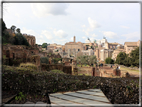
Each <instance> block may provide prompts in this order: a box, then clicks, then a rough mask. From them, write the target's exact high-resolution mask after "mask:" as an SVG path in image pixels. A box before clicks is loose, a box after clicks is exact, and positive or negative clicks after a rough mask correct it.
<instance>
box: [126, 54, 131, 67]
mask: <svg viewBox="0 0 142 107" xmlns="http://www.w3.org/2000/svg"><path fill="white" fill-rule="evenodd" d="M124 65H125V66H131V65H132V59H131V58H130V57H129V54H127V55H126V57H125V60H124Z"/></svg>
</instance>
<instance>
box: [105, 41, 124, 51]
mask: <svg viewBox="0 0 142 107" xmlns="http://www.w3.org/2000/svg"><path fill="white" fill-rule="evenodd" d="M117 45H120V46H121V47H123V45H122V44H120V43H116V42H115V43H108V42H106V43H105V49H114V50H115V49H117Z"/></svg>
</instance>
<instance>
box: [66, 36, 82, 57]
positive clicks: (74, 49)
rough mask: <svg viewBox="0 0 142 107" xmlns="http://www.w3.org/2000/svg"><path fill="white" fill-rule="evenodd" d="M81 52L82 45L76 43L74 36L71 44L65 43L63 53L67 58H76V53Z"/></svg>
mask: <svg viewBox="0 0 142 107" xmlns="http://www.w3.org/2000/svg"><path fill="white" fill-rule="evenodd" d="M82 50H83V43H81V42H76V39H75V36H74V40H73V42H68V43H65V53H68V57H71V56H74V57H76V55H77V53H78V52H80V51H82Z"/></svg>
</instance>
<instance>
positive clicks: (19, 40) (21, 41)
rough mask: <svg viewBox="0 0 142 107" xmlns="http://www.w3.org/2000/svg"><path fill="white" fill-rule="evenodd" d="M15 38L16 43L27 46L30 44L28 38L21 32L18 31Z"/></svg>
mask: <svg viewBox="0 0 142 107" xmlns="http://www.w3.org/2000/svg"><path fill="white" fill-rule="evenodd" d="M14 38H15V42H14V45H26V46H29V43H28V42H27V39H26V38H25V37H24V36H23V35H22V34H21V33H17V34H16V36H15V37H14Z"/></svg>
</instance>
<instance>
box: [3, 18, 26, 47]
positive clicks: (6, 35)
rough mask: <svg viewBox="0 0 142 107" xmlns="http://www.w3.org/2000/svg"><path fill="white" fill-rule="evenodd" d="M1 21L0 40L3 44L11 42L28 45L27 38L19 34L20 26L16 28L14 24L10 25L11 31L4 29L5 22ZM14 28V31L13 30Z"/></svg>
mask: <svg viewBox="0 0 142 107" xmlns="http://www.w3.org/2000/svg"><path fill="white" fill-rule="evenodd" d="M1 21H2V42H3V44H8V43H9V44H13V45H26V46H29V43H28V42H27V39H26V38H25V37H24V36H23V35H22V34H21V32H20V28H17V29H16V26H14V25H12V26H11V30H12V32H11V33H10V32H8V31H6V29H7V27H6V24H5V22H4V21H3V20H2V19H1ZM15 29H16V32H15Z"/></svg>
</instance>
